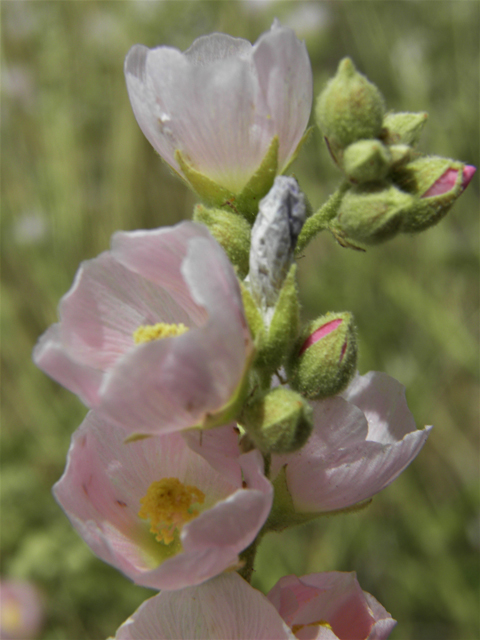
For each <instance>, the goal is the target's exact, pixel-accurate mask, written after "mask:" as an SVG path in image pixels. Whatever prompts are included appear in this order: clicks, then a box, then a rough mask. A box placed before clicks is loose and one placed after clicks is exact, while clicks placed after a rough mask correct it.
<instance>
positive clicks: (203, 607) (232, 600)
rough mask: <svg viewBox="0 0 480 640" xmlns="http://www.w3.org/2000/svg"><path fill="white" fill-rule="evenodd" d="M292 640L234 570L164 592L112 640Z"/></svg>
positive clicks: (270, 609)
mask: <svg viewBox="0 0 480 640" xmlns="http://www.w3.org/2000/svg"><path fill="white" fill-rule="evenodd" d="M153 638H155V640H167V639H168V640H182V639H184V640H207V639H208V640H247V639H248V640H273V639H275V640H295V636H294V635H293V633H292V632H291V631H290V629H289V628H288V627H287V625H286V624H285V623H284V622H283V621H282V618H281V617H280V616H279V615H278V613H277V610H276V609H275V607H274V606H273V605H272V604H271V603H270V602H269V601H268V600H267V598H266V597H265V596H264V595H263V594H262V593H260V591H257V590H256V589H254V588H253V587H251V586H250V585H249V584H248V582H246V581H245V580H244V579H243V578H241V577H240V576H239V575H238V573H234V572H230V573H224V574H223V575H220V576H217V577H216V578H213V579H212V580H209V581H208V582H204V583H203V584H202V585H200V586H199V587H189V588H187V589H182V590H181V591H174V592H171V591H162V593H159V594H158V595H156V596H154V597H153V598H150V599H149V600H146V601H145V602H144V603H143V604H142V605H141V606H140V607H139V608H138V609H137V611H136V612H135V613H134V614H133V615H132V616H131V617H130V618H129V619H128V620H127V621H126V622H124V623H123V625H122V626H121V627H120V628H119V629H118V630H117V633H116V635H115V639H116V640H152V639H153Z"/></svg>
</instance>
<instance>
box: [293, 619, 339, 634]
mask: <svg viewBox="0 0 480 640" xmlns="http://www.w3.org/2000/svg"><path fill="white" fill-rule="evenodd" d="M305 627H327V629H330V631H333V629H332V626H331V625H330V624H329V623H328V622H327V621H326V620H317V622H309V624H294V625H293V626H292V633H297V632H298V631H300V629H303V628H305Z"/></svg>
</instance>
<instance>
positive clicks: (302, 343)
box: [286, 312, 357, 400]
mask: <svg viewBox="0 0 480 640" xmlns="http://www.w3.org/2000/svg"><path fill="white" fill-rule="evenodd" d="M356 364H357V341H356V336H355V327H354V324H353V317H352V315H351V314H350V313H347V312H344V313H327V314H326V315H324V316H321V317H320V318H317V320H314V321H313V322H310V323H309V324H308V325H307V326H306V327H305V329H304V330H303V331H302V333H301V335H300V337H299V338H298V340H297V342H296V345H295V348H294V350H293V351H292V354H291V356H290V358H289V359H288V361H287V364H286V370H287V374H288V380H289V383H290V386H291V387H292V389H295V390H297V391H299V392H300V393H301V394H302V395H304V396H305V397H306V398H309V399H311V400H314V399H317V400H318V399H321V398H327V397H330V396H333V395H336V394H337V393H340V392H341V391H342V390H343V389H344V388H345V387H346V386H347V385H348V383H349V382H350V380H351V378H352V376H353V375H354V373H355V368H356Z"/></svg>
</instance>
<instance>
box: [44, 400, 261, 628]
mask: <svg viewBox="0 0 480 640" xmlns="http://www.w3.org/2000/svg"><path fill="white" fill-rule="evenodd" d="M126 435H127V432H126V431H125V430H124V429H122V428H121V427H118V426H115V425H113V424H112V423H111V422H108V421H106V420H104V419H102V418H100V417H99V416H98V415H97V414H95V413H94V412H93V411H91V412H90V413H89V414H88V415H87V417H86V419H85V421H84V422H83V423H82V425H81V426H80V427H79V429H77V431H76V432H75V433H74V434H73V437H72V444H71V447H70V451H69V453H68V459H67V466H66V469H65V472H64V474H63V476H62V478H61V479H60V480H59V481H58V482H57V484H56V485H55V486H54V488H53V492H54V495H55V497H56V499H57V501H58V502H59V503H60V505H61V506H62V508H63V509H64V510H65V512H66V514H67V516H68V517H69V519H70V521H71V523H72V525H73V526H74V527H75V529H76V530H77V531H78V533H79V534H80V535H81V536H82V537H83V539H84V540H85V542H86V543H87V544H88V545H89V546H90V547H91V549H92V550H93V551H94V553H96V555H97V556H99V557H100V558H101V559H102V560H104V561H105V562H108V563H109V564H111V565H113V566H114V567H116V568H117V569H119V570H120V571H122V572H123V573H124V574H126V575H127V576H128V577H129V578H131V579H132V580H133V581H134V582H135V583H137V584H139V585H143V586H145V587H151V588H154V589H167V590H175V589H183V588H184V587H187V586H191V585H197V584H200V583H201V582H203V581H205V580H208V579H209V578H212V577H213V576H215V575H217V574H219V573H222V572H223V571H224V570H226V569H228V568H235V567H239V566H240V565H239V558H238V554H239V553H241V552H242V551H243V550H244V549H245V548H246V547H248V546H249V545H250V544H251V543H252V542H253V540H254V539H255V537H256V536H257V534H258V532H259V530H260V529H261V527H262V526H263V524H264V522H265V520H266V519H267V516H268V513H269V511H270V508H271V504H272V496H273V488H272V485H271V484H270V482H269V481H268V480H267V479H266V478H265V476H264V474H263V459H262V456H261V455H260V453H259V452H258V451H251V452H250V453H247V454H242V455H241V456H237V453H238V446H237V441H236V434H235V432H234V431H233V430H232V429H231V428H230V427H220V428H218V429H215V430H211V431H205V432H202V433H201V434H199V440H200V441H201V446H202V449H203V451H204V452H205V456H200V455H199V454H198V453H196V452H195V451H194V450H193V448H191V447H189V446H188V445H187V443H186V441H185V439H184V438H183V436H182V435H181V434H179V433H168V434H164V435H161V436H154V437H150V438H145V439H141V440H137V441H135V442H128V443H127V442H125V438H126ZM151 637H152V638H153V637H156V636H151ZM179 637H182V636H179ZM184 637H187V636H184Z"/></svg>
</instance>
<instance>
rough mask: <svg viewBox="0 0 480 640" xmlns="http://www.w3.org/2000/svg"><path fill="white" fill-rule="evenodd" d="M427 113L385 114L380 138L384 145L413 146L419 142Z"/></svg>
mask: <svg viewBox="0 0 480 640" xmlns="http://www.w3.org/2000/svg"><path fill="white" fill-rule="evenodd" d="M427 120H428V113H425V112H422V113H387V115H386V116H385V118H384V120H383V126H382V134H381V138H382V140H383V141H384V142H385V143H386V144H406V145H409V146H415V145H416V144H417V143H418V141H419V140H420V136H421V135H422V131H423V128H424V127H425V125H426V123H427Z"/></svg>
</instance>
